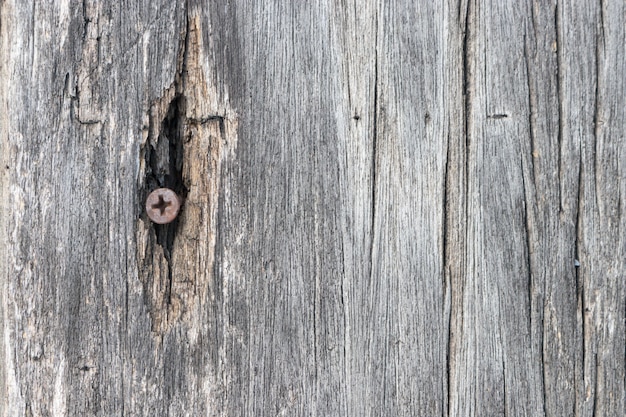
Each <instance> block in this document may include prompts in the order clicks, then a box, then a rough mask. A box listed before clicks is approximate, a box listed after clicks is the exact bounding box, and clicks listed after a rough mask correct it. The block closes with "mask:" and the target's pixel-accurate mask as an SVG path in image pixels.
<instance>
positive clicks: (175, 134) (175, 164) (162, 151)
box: [145, 95, 187, 303]
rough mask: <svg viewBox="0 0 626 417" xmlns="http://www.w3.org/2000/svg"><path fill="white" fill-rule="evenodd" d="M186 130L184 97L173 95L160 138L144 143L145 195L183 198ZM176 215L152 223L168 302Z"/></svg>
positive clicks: (184, 189)
mask: <svg viewBox="0 0 626 417" xmlns="http://www.w3.org/2000/svg"><path fill="white" fill-rule="evenodd" d="M184 131H185V111H184V97H183V96H182V95H178V96H175V97H174V99H173V100H172V101H171V102H170V104H169V107H168V110H167V114H166V116H165V118H164V119H163V120H162V121H161V128H160V129H159V137H158V139H157V140H156V145H155V146H154V145H153V143H154V142H150V141H149V144H148V145H147V146H146V148H147V149H146V153H145V155H146V180H145V187H146V193H145V194H146V195H147V194H148V193H149V192H151V191H152V190H154V189H156V188H170V189H172V190H174V191H175V192H176V193H177V194H178V195H179V196H181V197H182V199H183V200H184V199H185V197H186V195H187V188H186V187H185V184H184V182H183V142H184ZM178 224H179V217H177V218H176V219H174V221H172V222H171V223H168V224H156V223H152V225H153V227H154V232H155V235H156V240H157V243H158V244H159V245H160V246H161V247H162V248H163V255H164V256H165V259H166V260H167V265H168V283H169V285H168V290H167V300H168V303H169V302H170V301H171V285H172V251H173V248H174V240H175V239H176V233H177V231H178Z"/></svg>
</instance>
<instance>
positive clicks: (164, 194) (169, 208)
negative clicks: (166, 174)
mask: <svg viewBox="0 0 626 417" xmlns="http://www.w3.org/2000/svg"><path fill="white" fill-rule="evenodd" d="M181 203H182V200H181V198H180V197H179V196H178V194H176V193H175V192H174V191H172V190H170V189H169V188H157V189H156V190H154V191H152V192H151V193H150V195H148V198H147V199H146V213H148V217H150V220H152V221H153V222H155V223H157V224H166V223H169V222H171V221H172V220H174V219H175V218H176V216H178V212H179V211H180V204H181Z"/></svg>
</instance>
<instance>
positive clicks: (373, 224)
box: [369, 13, 379, 285]
mask: <svg viewBox="0 0 626 417" xmlns="http://www.w3.org/2000/svg"><path fill="white" fill-rule="evenodd" d="M375 31H376V36H375V37H376V39H375V40H374V42H375V48H374V101H373V104H372V107H373V108H372V171H371V178H372V195H371V199H372V201H371V203H372V205H371V229H370V233H371V238H370V248H369V249H370V259H369V263H370V265H369V266H370V280H371V281H373V277H374V244H375V239H374V238H375V235H376V170H377V166H376V159H377V157H378V156H377V155H378V150H377V149H376V148H377V142H378V100H379V97H378V13H377V14H376V27H375ZM370 285H373V283H372V282H370Z"/></svg>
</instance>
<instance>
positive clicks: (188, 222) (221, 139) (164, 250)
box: [137, 17, 236, 334]
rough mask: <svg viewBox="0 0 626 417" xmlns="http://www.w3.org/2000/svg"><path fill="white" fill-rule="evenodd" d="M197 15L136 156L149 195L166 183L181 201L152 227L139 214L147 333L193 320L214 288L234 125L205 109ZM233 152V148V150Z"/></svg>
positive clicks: (183, 39)
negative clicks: (171, 215)
mask: <svg viewBox="0 0 626 417" xmlns="http://www.w3.org/2000/svg"><path fill="white" fill-rule="evenodd" d="M200 29H201V28H200V26H199V19H198V18H196V17H188V20H187V25H186V27H185V29H184V30H183V31H182V32H181V42H180V49H179V54H178V59H177V69H176V74H175V77H174V82H173V83H172V85H171V86H170V87H169V88H168V89H167V90H165V91H164V93H163V95H162V97H161V98H159V99H158V100H156V101H155V102H154V103H153V104H152V106H151V108H150V114H149V126H148V137H147V140H146V143H145V144H144V146H143V148H142V151H141V155H142V157H143V160H144V164H143V167H144V173H143V175H144V180H143V183H142V184H143V185H142V188H141V190H140V193H141V195H142V196H143V198H142V199H141V200H140V203H142V202H143V201H145V198H146V196H147V195H148V193H149V192H150V191H152V190H153V189H155V188H160V187H167V188H171V189H172V190H174V191H175V192H176V193H178V194H179V195H180V196H181V197H183V199H184V200H185V203H184V207H183V208H182V209H181V213H180V214H179V216H178V217H177V218H176V219H175V220H174V221H173V222H172V223H169V224H164V225H156V224H152V223H151V222H149V221H148V220H147V217H146V215H145V213H143V208H141V210H142V215H141V218H140V219H139V226H138V237H137V240H138V242H139V243H138V259H139V264H140V265H141V267H140V278H141V281H142V283H143V286H144V299H145V301H146V305H147V306H148V309H149V311H150V315H151V318H152V330H153V331H154V332H155V333H157V334H163V332H165V331H166V330H167V329H169V328H170V327H171V325H172V324H174V323H176V322H178V321H180V320H181V319H182V318H183V317H193V315H194V314H196V313H194V309H195V308H196V307H195V306H196V304H197V303H196V301H197V300H198V299H201V298H205V297H206V296H207V294H206V293H207V292H208V291H209V290H210V288H211V287H212V285H211V280H212V279H213V269H214V268H213V262H214V247H215V242H216V234H217V208H218V200H219V195H220V170H221V163H222V161H223V160H224V157H225V154H226V153H228V151H229V149H228V147H227V146H225V144H226V137H227V136H230V137H231V141H230V143H233V144H235V143H236V140H235V138H234V137H233V134H234V132H235V127H236V126H235V125H234V124H233V120H230V119H227V118H226V116H225V115H221V114H216V113H214V112H212V113H208V112H206V110H205V111H204V112H203V111H202V110H203V109H204V107H203V106H204V105H205V104H206V103H207V102H210V97H209V91H214V90H215V89H214V88H213V89H211V86H207V85H206V78H205V75H204V69H203V68H202V66H201V63H202V60H203V58H202V50H201V48H200V46H199V45H202V41H201V36H202V32H201V30H200ZM230 150H232V149H230ZM141 207H142V206H141Z"/></svg>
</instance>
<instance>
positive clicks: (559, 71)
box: [554, 1, 565, 213]
mask: <svg viewBox="0 0 626 417" xmlns="http://www.w3.org/2000/svg"><path fill="white" fill-rule="evenodd" d="M554 26H555V31H556V89H557V99H558V100H557V101H558V113H559V129H558V134H557V142H558V146H559V151H558V154H557V156H558V160H557V167H558V172H559V180H558V182H557V184H558V185H559V213H563V196H562V191H561V184H562V183H563V167H562V166H561V161H562V159H563V155H562V153H563V149H562V148H563V130H564V129H565V121H564V120H563V115H564V110H563V105H564V104H565V100H564V98H563V53H562V51H561V49H562V47H563V40H562V34H561V31H562V24H561V16H560V10H559V3H558V1H557V3H556V6H555V9H554Z"/></svg>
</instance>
